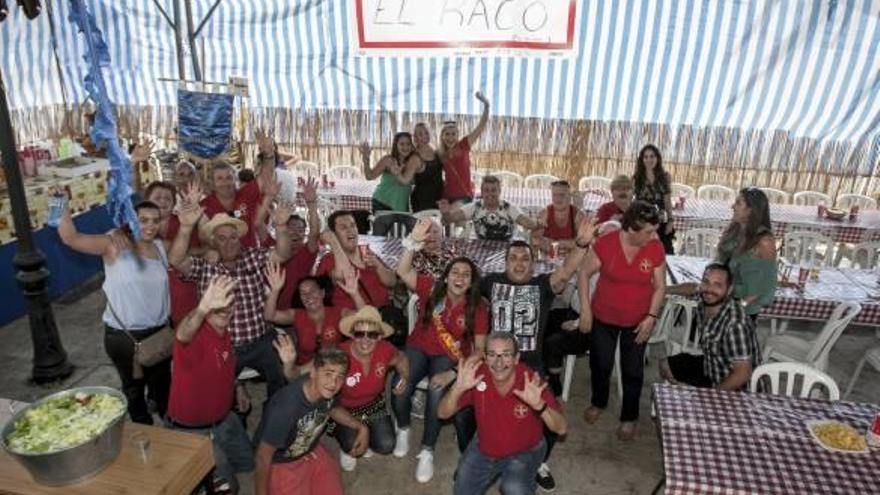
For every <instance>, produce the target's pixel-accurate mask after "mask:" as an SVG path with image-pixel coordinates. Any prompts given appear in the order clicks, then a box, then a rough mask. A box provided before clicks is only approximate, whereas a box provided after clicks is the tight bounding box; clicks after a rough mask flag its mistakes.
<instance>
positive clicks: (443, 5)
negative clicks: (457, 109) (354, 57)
mask: <svg viewBox="0 0 880 495" xmlns="http://www.w3.org/2000/svg"><path fill="white" fill-rule="evenodd" d="M351 1H352V2H354V6H355V14H356V16H357V19H356V29H357V43H358V48H359V49H360V51H361V52H365V53H369V52H371V51H374V50H376V51H388V50H401V49H402V50H413V51H414V52H415V51H424V50H453V51H458V52H462V51H483V50H486V49H515V50H527V51H532V50H535V51H539V52H544V53H546V52H568V51H571V50H573V48H574V35H575V32H576V31H575V28H576V26H575V20H576V19H577V1H576V0H351Z"/></svg>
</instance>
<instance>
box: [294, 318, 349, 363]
mask: <svg viewBox="0 0 880 495" xmlns="http://www.w3.org/2000/svg"><path fill="white" fill-rule="evenodd" d="M341 319H342V309H341V308H337V307H332V306H324V323H323V324H322V325H321V331H320V332H319V331H318V328H317V325H315V322H314V321H312V319H311V318H309V314H308V313H307V312H306V310H304V309H297V310H296V311H295V312H294V313H293V329H294V332H295V333H296V340H295V341H296V364H298V365H302V364H305V363H308V362H309V361H311V360H312V358H313V357H315V351H317V350H318V349H320V348H322V347H325V346H328V345H336V344H338V343H339V341H340V340H342V334H341V333H339V320H341Z"/></svg>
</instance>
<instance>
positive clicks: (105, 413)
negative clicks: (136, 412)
mask: <svg viewBox="0 0 880 495" xmlns="http://www.w3.org/2000/svg"><path fill="white" fill-rule="evenodd" d="M124 412H125V405H124V404H123V403H122V401H121V400H120V399H119V398H118V397H114V396H112V395H109V394H101V393H98V394H85V393H77V394H68V395H64V396H61V397H56V398H54V399H50V400H48V401H46V402H45V403H43V404H40V405H39V406H37V407H35V408H33V409H31V410H29V411H27V412H26V413H24V415H22V416H21V417H20V418H19V419H18V420H16V421H15V428H14V429H13V430H12V433H10V434H9V436H8V437H6V445H8V446H9V448H10V449H11V450H13V451H15V452H19V453H22V454H48V453H51V452H57V451H59V450H64V449H67V448H70V447H75V446H77V445H80V444H82V443H85V442H87V441H89V440H92V439H93V438H95V437H97V436H98V435H100V434H101V433H102V432H103V431H104V430H105V429H107V427H108V426H110V423H112V422H113V421H114V420H115V419H116V418H118V417H119V416H120V415H121V414H123V413H124Z"/></svg>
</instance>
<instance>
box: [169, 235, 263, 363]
mask: <svg viewBox="0 0 880 495" xmlns="http://www.w3.org/2000/svg"><path fill="white" fill-rule="evenodd" d="M271 252H272V251H270V250H269V249H267V248H242V250H241V254H240V255H239V257H238V263H236V265H235V268H233V269H232V270H230V269H228V268H226V266H225V265H223V264H221V263H208V262H207V261H205V260H204V259H203V258H199V257H195V256H194V257H192V258H191V260H192V262H191V265H190V266H191V269H190V273H189V275H188V276H187V277H186V278H185V280H188V281H192V282H195V283H196V285H198V286H199V295H200V296H201V295H202V294H204V293H205V291H206V290H207V289H208V284H210V283H211V280H213V279H214V278H215V277H218V276H220V275H228V276H229V277H231V278H232V279H233V280H235V281H236V285H235V312H234V313H233V314H232V321H231V322H230V323H229V334H230V336H232V345H234V346H236V347H237V346H241V345H245V344H249V343H251V342H253V341H255V340H257V339H259V338H260V337H262V336H263V335H265V334H266V329H267V328H268V327H267V325H266V322H265V320H264V319H263V304H264V303H265V292H264V290H265V283H264V281H263V270H264V269H265V268H266V262H267V261H268V260H269V255H270V254H271Z"/></svg>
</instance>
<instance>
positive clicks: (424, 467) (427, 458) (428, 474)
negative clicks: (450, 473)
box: [416, 449, 434, 483]
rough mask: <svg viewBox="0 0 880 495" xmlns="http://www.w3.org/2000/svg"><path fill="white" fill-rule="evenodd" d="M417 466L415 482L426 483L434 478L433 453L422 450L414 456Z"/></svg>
mask: <svg viewBox="0 0 880 495" xmlns="http://www.w3.org/2000/svg"><path fill="white" fill-rule="evenodd" d="M416 458H418V460H419V465H418V467H416V481H418V482H419V483H427V482H429V481H431V478H433V477H434V453H433V452H431V451H430V450H428V449H422V451H421V452H419V455H417V456H416Z"/></svg>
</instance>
